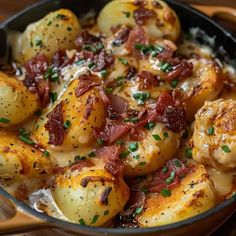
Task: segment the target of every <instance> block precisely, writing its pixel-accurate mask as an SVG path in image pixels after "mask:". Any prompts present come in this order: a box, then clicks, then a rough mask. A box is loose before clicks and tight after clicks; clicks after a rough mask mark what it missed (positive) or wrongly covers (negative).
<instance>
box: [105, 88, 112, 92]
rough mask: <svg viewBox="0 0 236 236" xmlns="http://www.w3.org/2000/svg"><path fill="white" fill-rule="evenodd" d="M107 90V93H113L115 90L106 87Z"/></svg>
mask: <svg viewBox="0 0 236 236" xmlns="http://www.w3.org/2000/svg"><path fill="white" fill-rule="evenodd" d="M105 91H106V92H107V93H112V92H113V88H106V89H105Z"/></svg>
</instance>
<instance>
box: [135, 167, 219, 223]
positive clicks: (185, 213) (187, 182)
mask: <svg viewBox="0 0 236 236" xmlns="http://www.w3.org/2000/svg"><path fill="white" fill-rule="evenodd" d="M192 165H194V167H191V168H192V170H191V171H190V172H189V173H188V174H187V176H186V177H184V178H183V179H182V180H181V182H180V184H179V185H178V186H176V187H174V189H172V190H171V195H170V196H163V195H162V194H157V193H148V194H147V196H146V201H145V205H144V207H143V211H142V212H141V214H140V215H138V216H137V221H138V224H139V226H141V227H154V226H160V225H166V224H171V223H175V222H178V221H181V220H184V219H187V218H190V217H192V216H195V215H197V214H200V213H202V212H204V211H207V210H208V209H210V208H212V207H214V206H215V203H216V200H215V191H214V187H213V184H212V182H211V180H210V179H209V178H208V175H207V172H206V170H205V168H204V166H203V165H200V164H197V163H194V164H193V163H192Z"/></svg>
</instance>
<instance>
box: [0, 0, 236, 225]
mask: <svg viewBox="0 0 236 236" xmlns="http://www.w3.org/2000/svg"><path fill="white" fill-rule="evenodd" d="M85 19H86V20H85ZM194 32H195V33H196V30H195V29H194V30H192V32H191V34H190V35H189V34H188V35H187V34H184V32H181V25H180V21H179V19H178V16H177V15H176V13H175V12H174V11H173V10H172V9H171V8H170V7H169V6H168V5H167V4H166V3H164V2H162V1H159V0H148V1H147V0H114V1H111V2H109V3H108V4H107V5H105V6H104V8H103V9H102V10H101V11H100V13H99V14H98V16H96V17H95V16H92V17H91V14H89V15H88V16H86V17H84V18H83V19H82V18H80V19H77V17H76V16H75V15H74V13H72V12H71V11H69V10H67V9H60V10H57V11H55V12H51V13H49V14H48V15H46V16H45V17H44V18H43V19H40V20H39V21H38V22H35V23H32V24H30V25H29V26H28V27H27V28H26V29H25V31H24V32H22V33H12V32H11V34H9V43H10V44H11V47H12V61H11V63H9V64H5V65H1V72H0V109H1V113H0V183H1V186H2V187H3V188H4V189H6V190H7V191H8V192H9V193H11V194H12V195H13V196H15V197H16V198H17V199H19V200H21V201H24V202H26V203H27V204H29V205H30V206H32V207H33V208H35V209H36V210H37V211H40V212H44V213H45V214H48V215H50V216H53V217H57V218H60V219H63V220H67V221H71V222H74V223H78V224H80V225H89V226H106V227H124V228H126V227H153V226H160V225H166V224H170V223H174V222H178V221H181V220H184V219H187V218H190V217H192V216H195V215H197V214H200V213H202V212H205V211H207V210H208V209H211V208H213V207H215V206H216V205H217V204H219V203H220V202H222V201H224V200H225V199H227V198H229V197H231V196H232V195H233V194H234V191H235V168H236V158H235V157H234V156H235V155H234V154H235V140H234V139H235V138H234V136H235V135H234V133H235V129H236V128H235V119H236V113H235V110H236V101H235V100H234V99H235V95H234V93H233V91H234V90H235V85H236V83H235V79H236V73H235V71H234V70H233V67H232V66H231V65H230V64H226V63H225V62H224V61H223V60H222V61H220V60H219V59H218V58H217V57H216V56H215V54H214V52H213V51H212V49H211V48H210V47H208V46H206V45H201V44H200V43H198V42H197V41H196V39H195V37H194V35H193V33H194ZM187 36H188V37H187ZM189 36H191V37H189Z"/></svg>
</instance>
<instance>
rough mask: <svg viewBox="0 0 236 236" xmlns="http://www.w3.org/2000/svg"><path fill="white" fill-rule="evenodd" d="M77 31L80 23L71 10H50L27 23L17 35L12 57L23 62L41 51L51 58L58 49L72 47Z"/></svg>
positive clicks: (13, 44)
mask: <svg viewBox="0 0 236 236" xmlns="http://www.w3.org/2000/svg"><path fill="white" fill-rule="evenodd" d="M79 32H80V24H79V22H78V19H77V17H76V16H75V15H74V14H73V13H72V12H71V11H69V10H67V9H60V10H57V11H54V12H51V13H49V14H48V15H46V16H45V17H44V18H42V19H41V20H39V21H37V22H35V23H32V24H30V25H28V27H27V28H26V30H25V31H24V32H23V33H22V34H21V35H19V36H18V37H19V38H18V42H17V43H12V48H13V58H14V59H15V60H17V61H19V62H21V63H25V62H26V61H28V60H30V59H31V58H33V57H34V56H35V55H36V54H37V53H42V54H45V55H46V56H47V58H48V59H51V57H52V56H53V54H54V53H55V52H56V51H58V50H59V49H72V48H73V45H74V40H75V39H76V37H77V36H78V34H79Z"/></svg>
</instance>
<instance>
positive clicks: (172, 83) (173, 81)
mask: <svg viewBox="0 0 236 236" xmlns="http://www.w3.org/2000/svg"><path fill="white" fill-rule="evenodd" d="M178 83H179V81H178V80H177V79H174V80H172V81H171V87H172V88H176V86H177V85H178Z"/></svg>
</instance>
